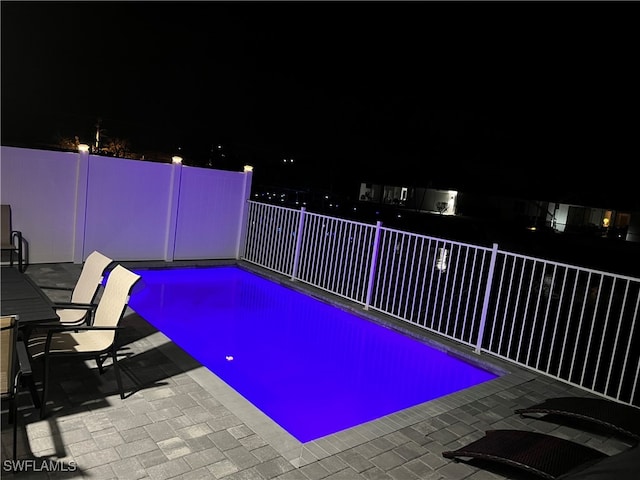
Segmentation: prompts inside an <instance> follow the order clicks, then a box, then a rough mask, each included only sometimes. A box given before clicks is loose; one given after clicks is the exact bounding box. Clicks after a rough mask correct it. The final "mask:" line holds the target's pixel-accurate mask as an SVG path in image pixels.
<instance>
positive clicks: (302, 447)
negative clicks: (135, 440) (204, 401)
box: [136, 262, 535, 467]
mask: <svg viewBox="0 0 640 480" xmlns="http://www.w3.org/2000/svg"><path fill="white" fill-rule="evenodd" d="M224 265H226V266H238V267H240V268H243V269H245V270H247V271H249V272H251V273H255V274H257V275H261V276H263V277H265V278H267V279H269V280H272V281H275V282H277V283H279V284H282V285H285V286H287V287H290V288H293V289H294V290H298V291H300V292H302V293H305V294H307V295H311V296H313V297H315V298H318V299H320V300H322V301H324V302H327V303H329V304H330V305H332V306H335V307H337V308H341V309H343V310H347V311H349V312H350V313H352V314H354V315H357V316H359V317H361V318H363V319H366V320H369V321H374V322H376V323H379V324H382V325H384V326H387V327H389V328H393V329H394V330H398V331H400V332H401V333H404V334H408V335H409V336H411V337H413V338H416V339H418V340H420V341H423V342H425V343H427V344H428V345H429V346H432V347H434V348H438V349H440V350H442V351H445V352H447V353H448V354H451V355H454V356H457V357H459V358H461V359H463V360H465V361H467V362H469V363H472V364H476V365H478V366H480V367H481V368H484V369H487V370H489V371H491V372H493V373H496V374H498V375H499V376H498V377H497V378H494V379H492V380H488V381H486V382H483V383H481V384H479V385H475V386H472V387H468V388H466V389H463V390H459V391H457V392H454V393H451V394H448V395H444V396H442V397H439V398H436V399H433V400H429V401H427V402H424V403H421V404H418V405H415V406H413V407H409V408H406V409H403V410H400V411H398V412H395V413H392V414H389V415H385V416H383V417H380V418H377V419H374V420H371V421H368V422H365V423H363V424H360V425H357V426H354V427H350V428H348V429H345V430H342V431H340V432H336V433H334V434H331V435H327V436H324V437H321V438H319V439H316V440H312V441H309V442H306V443H302V442H300V441H299V440H297V439H296V438H295V437H294V436H292V435H291V434H290V433H288V432H287V431H286V430H285V429H284V428H282V427H281V426H280V425H278V424H277V423H276V422H275V421H274V420H272V419H271V418H270V417H269V416H267V415H266V414H265V413H263V412H262V411H261V410H260V409H258V408H257V407H256V406H255V405H253V404H252V403H251V402H250V401H249V400H247V399H245V398H244V397H243V396H242V395H240V394H239V393H238V392H237V391H236V390H235V389H233V387H231V386H230V385H229V384H227V383H226V382H225V381H224V380H222V379H221V378H220V377H218V376H217V375H216V374H215V373H213V372H212V371H210V370H209V369H208V368H206V367H204V366H202V365H201V366H200V367H198V368H196V369H190V370H188V371H187V372H186V374H187V375H188V376H189V377H190V378H192V379H193V380H194V381H195V382H196V383H198V384H199V385H200V386H201V387H202V388H203V389H205V390H206V391H207V392H209V393H211V394H212V395H214V396H215V397H216V399H218V400H219V401H220V403H221V404H222V405H223V406H224V407H225V408H227V409H228V410H229V411H230V412H231V413H233V414H234V415H236V416H237V417H238V419H239V420H241V421H242V422H243V423H244V424H246V425H247V426H248V427H249V428H251V429H252V430H253V431H254V432H255V433H256V434H258V435H260V437H261V438H263V439H264V441H266V442H267V443H268V444H269V445H271V447H272V448H273V449H274V450H276V451H277V452H278V453H279V454H280V455H282V456H283V457H284V458H286V459H287V460H288V461H289V462H291V464H292V465H294V466H295V467H302V466H304V465H308V464H310V463H313V462H316V461H318V460H320V459H323V458H327V457H330V456H332V455H335V454H337V453H340V452H342V451H345V450H348V449H350V448H353V447H356V446H358V445H361V444H363V443H366V442H369V441H371V440H375V439H376V438H379V437H381V436H383V435H386V434H390V433H393V432H396V431H398V430H401V429H403V428H406V427H410V426H412V425H415V424H417V423H420V422H423V421H424V420H425V419H427V418H429V417H431V416H437V415H441V414H443V413H447V412H448V411H450V410H453V409H456V408H459V407H461V406H464V405H466V404H468V403H471V402H475V401H477V400H479V399H481V398H484V397H489V396H491V395H495V394H498V393H499V392H502V391H504V390H509V389H512V388H513V387H514V386H518V385H520V384H523V383H526V382H529V381H530V380H532V379H533V378H535V374H534V373H533V372H530V371H527V370H525V369H523V368H521V367H518V366H516V365H512V364H507V363H506V362H503V361H501V360H500V359H497V358H495V357H491V356H490V355H488V354H485V355H482V356H480V355H477V354H475V353H473V352H471V351H465V350H464V348H462V346H458V345H456V344H454V343H453V342H447V341H446V339H440V338H435V337H436V336H435V335H433V334H429V332H428V331H414V330H412V329H410V328H403V326H402V325H400V324H399V321H398V320H396V319H393V318H386V316H384V315H382V314H379V313H377V312H372V311H367V310H364V309H363V308H362V307H361V306H357V304H350V302H347V301H345V300H344V299H341V298H334V297H333V296H331V295H330V294H329V293H328V292H323V291H321V290H320V291H318V290H317V289H313V288H312V287H309V286H306V285H302V284H300V283H295V282H291V281H287V279H286V278H284V277H283V276H281V275H280V276H278V275H276V274H274V273H273V272H268V271H266V272H265V271H264V270H263V269H260V268H255V267H253V266H247V265H244V264H242V263H238V262H230V263H225V264H224ZM212 266H213V265H203V266H202V267H208V268H210V267H212ZM218 266H223V265H218ZM136 268H141V269H145V268H163V269H167V268H184V267H183V266H182V265H175V266H174V267H172V266H166V265H164V266H163V267H153V266H143V265H137V266H136ZM189 268H199V267H189ZM140 317H141V318H144V317H142V316H140ZM145 321H146V320H145ZM147 340H148V341H149V342H150V344H151V345H152V346H153V347H160V346H162V345H166V344H168V343H170V344H173V345H175V347H176V348H177V349H179V351H181V352H183V353H184V355H186V356H188V355H189V354H188V353H187V352H185V351H184V350H183V349H182V348H180V347H179V346H178V345H176V344H175V343H173V342H172V340H171V339H169V338H168V337H167V336H166V335H164V334H163V333H162V332H160V331H156V332H154V333H153V334H152V335H150V336H148V337H147ZM172 360H173V361H178V360H179V359H177V358H174V357H173V356H172Z"/></svg>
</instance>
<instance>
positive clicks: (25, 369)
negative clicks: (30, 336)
mask: <svg viewBox="0 0 640 480" xmlns="http://www.w3.org/2000/svg"><path fill="white" fill-rule="evenodd" d="M16 353H17V354H18V364H19V366H20V371H21V372H22V375H31V362H30V361H29V353H27V346H26V345H25V344H24V342H23V341H22V340H18V341H17V342H16Z"/></svg>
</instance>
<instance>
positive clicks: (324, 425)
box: [130, 266, 497, 443]
mask: <svg viewBox="0 0 640 480" xmlns="http://www.w3.org/2000/svg"><path fill="white" fill-rule="evenodd" d="M135 271H136V273H138V274H139V275H141V276H142V281H141V283H142V287H144V288H140V289H138V290H137V291H136V292H134V294H133V295H132V297H131V300H130V306H131V308H133V309H134V310H135V311H136V312H137V313H138V314H139V315H140V316H142V317H143V318H144V319H146V320H147V321H148V322H149V323H151V324H152V325H153V326H154V327H156V328H157V329H158V330H160V331H161V332H162V333H164V334H165V335H166V336H167V337H169V338H170V339H171V340H172V341H173V342H175V343H176V344H177V345H178V346H180V347H181V348H182V349H183V350H185V351H186V352H187V353H189V354H190V355H191V356H192V357H193V358H195V359H196V360H198V361H199V362H200V363H201V364H202V365H204V366H205V367H207V368H208V369H209V370H210V371H211V372H213V373H214V374H215V375H217V376H218V377H219V378H221V379H222V380H224V382H226V383H227V384H228V385H229V386H231V387H232V388H233V389H234V390H236V391H237V392H238V393H239V394H241V395H242V396H243V397H244V398H246V399H247V400H248V401H249V402H251V403H252V404H253V405H254V406H255V407H257V408H258V409H260V410H261V411H262V412H263V413H264V414H266V415H267V416H268V417H270V418H271V419H272V420H273V421H274V422H276V423H278V424H279V425H280V426H281V427H282V428H284V429H285V430H286V431H287V432H289V433H290V434H291V435H293V436H294V437H295V438H296V439H297V440H299V441H300V442H303V443H304V442H309V441H312V440H315V439H318V438H320V437H323V436H326V435H330V434H333V433H336V432H338V431H341V430H344V429H347V428H350V427H354V426H356V425H360V424H362V423H365V422H368V421H370V420H374V419H376V418H379V417H382V416H385V415H389V414H391V413H395V412H397V411H399V410H403V409H405V408H408V407H412V406H414V405H418V404H420V403H423V402H426V401H429V400H433V399H435V398H438V397H441V396H443V395H447V394H450V393H453V392H456V391H459V390H462V389H465V388H468V387H472V386H474V385H477V384H479V383H482V382H486V381H488V380H491V379H494V378H496V377H497V375H496V374H494V373H492V372H489V371H486V370H484V369H482V368H479V367H477V366H475V365H472V364H469V363H466V362H464V361H461V360H459V359H458V358H455V357H453V356H451V355H448V354H446V353H445V352H442V351H440V350H438V349H435V348H433V347H430V346H428V345H426V344H424V343H422V342H419V341H418V340H415V339H413V338H411V337H408V336H406V335H403V334H401V333H399V332H396V331H394V330H392V329H390V328H387V327H384V326H382V325H379V324H377V323H374V322H372V321H370V320H367V319H364V318H361V317H359V316H357V315H354V314H353V313H349V312H346V311H344V310H341V309H340V308H337V307H335V306H332V305H330V304H328V303H325V302H323V301H321V300H318V299H316V298H313V297H311V296H308V295H305V294H304V293H300V292H297V291H295V290H293V289H290V288H287V287H286V286H284V285H280V284H278V283H276V282H273V281H271V280H267V279H266V278H263V277H261V276H259V275H256V274H253V273H250V272H248V271H246V270H243V269H241V268H239V267H235V266H223V267H210V268H172V269H149V270H135Z"/></svg>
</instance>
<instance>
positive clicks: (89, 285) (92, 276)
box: [71, 251, 113, 303]
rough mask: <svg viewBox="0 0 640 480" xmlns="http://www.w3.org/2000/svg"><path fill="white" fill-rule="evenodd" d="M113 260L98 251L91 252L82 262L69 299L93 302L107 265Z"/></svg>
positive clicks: (77, 301) (79, 301) (76, 301)
mask: <svg viewBox="0 0 640 480" xmlns="http://www.w3.org/2000/svg"><path fill="white" fill-rule="evenodd" d="M111 263H113V260H112V259H111V258H109V257H107V256H105V255H103V254H102V253H100V252H98V251H94V252H92V253H91V254H90V255H89V256H88V257H87V259H86V260H85V262H84V265H83V266H82V271H81V272H80V277H78V281H77V282H76V285H75V287H74V288H73V292H72V293H71V301H72V302H74V303H93V301H94V300H95V297H96V295H97V293H98V289H99V287H100V284H101V283H102V280H103V278H104V273H105V270H106V269H107V267H108V266H109V265H110V264H111Z"/></svg>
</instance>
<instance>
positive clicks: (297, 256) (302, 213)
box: [291, 207, 307, 282]
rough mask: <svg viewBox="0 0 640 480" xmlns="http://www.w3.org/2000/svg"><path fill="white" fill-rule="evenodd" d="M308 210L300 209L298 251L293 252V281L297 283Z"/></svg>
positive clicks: (297, 238)
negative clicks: (305, 218)
mask: <svg viewBox="0 0 640 480" xmlns="http://www.w3.org/2000/svg"><path fill="white" fill-rule="evenodd" d="M306 211H307V209H306V208H305V207H302V208H301V209H300V220H299V221H298V234H297V237H296V250H295V252H293V269H292V271H291V281H292V282H295V281H296V277H297V276H298V266H299V265H300V249H301V248H302V234H303V233H304V217H305V213H306Z"/></svg>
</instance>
